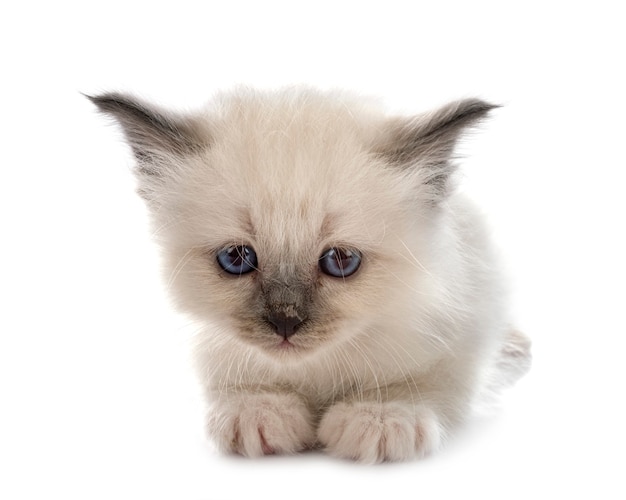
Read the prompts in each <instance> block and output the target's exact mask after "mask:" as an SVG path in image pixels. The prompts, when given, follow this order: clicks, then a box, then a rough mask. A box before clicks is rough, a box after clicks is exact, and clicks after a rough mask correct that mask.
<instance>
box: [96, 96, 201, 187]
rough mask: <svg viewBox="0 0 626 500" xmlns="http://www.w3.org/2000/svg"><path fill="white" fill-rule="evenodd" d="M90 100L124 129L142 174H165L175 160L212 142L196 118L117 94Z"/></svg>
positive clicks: (139, 171)
mask: <svg viewBox="0 0 626 500" xmlns="http://www.w3.org/2000/svg"><path fill="white" fill-rule="evenodd" d="M86 97H87V98H88V99H89V100H91V102H93V103H94V104H95V105H96V106H97V107H98V109H99V110H100V111H101V112H102V113H105V114H107V115H109V116H111V117H113V118H115V119H116V120H117V122H118V123H119V124H120V125H121V126H122V130H123V131H124V135H125V136H126V141H127V142H128V144H129V145H130V147H131V148H132V150H133V153H134V155H135V159H136V160H137V164H138V165H137V166H138V173H139V174H148V175H162V174H164V173H165V172H163V169H164V168H165V169H166V168H168V163H171V160H172V159H174V158H176V157H181V156H184V155H185V154H189V153H191V152H193V151H195V150H197V149H199V148H200V147H202V146H203V145H205V144H206V143H207V142H208V141H207V134H203V133H202V127H201V126H200V124H199V123H196V121H195V120H194V119H193V118H190V117H184V116H176V115H174V114H172V113H168V112H166V111H163V110H160V109H158V108H156V107H155V106H152V105H149V104H146V103H144V102H141V101H140V100H139V99H136V98H134V97H131V96H128V95H125V94H120V93H115V92H113V93H107V94H102V95H99V96H86Z"/></svg>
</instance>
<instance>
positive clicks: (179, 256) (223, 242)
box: [94, 92, 489, 359]
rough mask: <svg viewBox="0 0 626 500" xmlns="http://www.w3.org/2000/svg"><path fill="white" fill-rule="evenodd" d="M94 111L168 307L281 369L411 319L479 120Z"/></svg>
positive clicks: (320, 105) (467, 107)
mask: <svg viewBox="0 0 626 500" xmlns="http://www.w3.org/2000/svg"><path fill="white" fill-rule="evenodd" d="M94 100H95V102H96V103H97V104H98V105H99V106H100V107H101V109H103V110H104V111H106V112H109V113H111V114H113V115H114V116H115V117H116V118H118V120H119V121H120V122H121V123H122V125H123V126H124V130H125V132H126V135H127V138H128V139H129V142H130V143H131V146H132V147H133V150H134V152H135V155H136V157H137V160H138V163H139V168H138V170H137V171H138V174H139V178H140V191H141V192H142V193H143V196H144V197H145V198H146V200H147V202H148V204H149V206H150V208H151V211H152V215H153V218H154V221H155V228H156V233H157V235H158V236H159V238H160V240H161V243H162V245H163V248H164V250H165V255H166V262H167V270H166V271H167V273H166V277H167V279H168V285H169V286H170V288H171V290H172V291H173V293H174V295H175V298H176V299H177V301H178V303H179V305H180V306H181V307H182V308H183V309H184V310H187V311H189V312H192V313H193V314H194V315H195V316H196V317H198V318H201V319H205V320H208V321H210V322H211V323H213V324H215V325H216V326H217V329H216V335H219V336H221V340H222V341H224V342H244V343H246V344H249V345H250V344H252V345H254V346H257V347H258V348H260V349H261V350H262V351H264V352H265V353H267V354H269V355H271V356H276V357H278V358H280V359H298V358H299V357H300V356H302V355H306V354H308V353H312V352H316V351H318V350H319V349H322V348H325V347H332V346H333V345H337V344H338V343H341V342H344V341H350V339H352V338H354V336H355V335H358V334H359V332H364V331H368V332H369V333H370V334H372V333H374V334H376V333H377V332H380V333H381V335H383V334H384V330H385V329H387V328H393V325H394V324H397V322H398V321H403V320H404V319H405V318H407V317H408V316H410V313H411V307H412V303H413V301H414V299H413V297H414V296H415V289H416V287H419V286H420V285H419V283H420V277H421V273H423V271H422V269H423V264H422V260H423V259H428V258H429V238H430V237H431V235H430V231H431V225H432V221H433V220H435V219H436V205H437V203H438V202H439V201H440V200H441V199H443V198H444V197H445V192H446V189H447V179H448V176H449V173H450V166H449V163H448V161H447V155H448V154H449V152H450V150H451V148H452V145H453V143H454V140H455V139H456V137H457V135H458V133H459V131H460V129H461V128H462V127H463V126H465V125H467V124H468V123H471V122H472V121H473V120H476V119H477V118H479V117H480V116H482V115H483V114H484V113H485V112H486V111H487V110H488V109H489V106H488V105H485V104H484V103H480V102H478V101H464V102H461V103H456V104H454V105H451V106H448V107H447V108H444V109H443V110H441V111H440V112H439V113H437V114H433V115H427V116H426V117H422V118H421V119H420V120H397V119H396V120H390V119H388V118H385V117H384V116H383V115H381V114H374V113H372V112H371V110H369V109H367V108H363V107H361V106H358V105H355V104H354V102H353V101H351V100H346V99H343V98H337V97H336V96H335V97H334V98H330V97H329V96H323V95H317V94H312V93H306V92H305V93H302V94H298V93H286V94H284V95H280V94H279V95H272V94H267V95H264V94H254V93H243V94H241V95H238V96H234V97H231V98H229V99H227V100H224V101H223V102H222V104H221V106H217V107H216V108H215V109H214V110H213V111H211V112H207V114H205V115H197V116H194V117H187V118H182V117H170V116H168V115H165V114H163V113H159V112H157V111H154V110H152V109H150V108H149V107H146V106H144V105H141V104H138V103H137V102H136V101H133V100H130V99H128V98H126V97H121V96H116V95H113V96H103V97H101V98H96V99H94ZM407 297H409V298H410V300H407Z"/></svg>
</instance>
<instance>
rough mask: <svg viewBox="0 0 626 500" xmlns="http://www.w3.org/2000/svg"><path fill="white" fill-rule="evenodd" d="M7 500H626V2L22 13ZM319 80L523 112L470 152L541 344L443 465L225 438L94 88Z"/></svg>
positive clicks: (74, 6) (422, 104)
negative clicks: (278, 452)
mask: <svg viewBox="0 0 626 500" xmlns="http://www.w3.org/2000/svg"><path fill="white" fill-rule="evenodd" d="M3 5H4V6H3V7H2V8H1V12H0V53H1V55H2V57H1V59H0V74H1V75H2V76H1V77H0V87H1V88H2V94H1V95H2V103H1V105H0V127H1V134H0V141H1V152H0V161H1V164H0V218H1V219H0V221H1V232H0V234H1V235H2V244H1V246H0V253H1V259H0V265H1V275H0V293H1V294H2V297H1V302H0V308H1V316H0V391H1V392H0V394H1V396H0V405H1V406H0V497H1V498H3V499H22V498H28V499H30V498H65V499H75V498H76V499H79V498H80V499H100V498H107V499H110V498H115V499H131V498H132V499H142V498H146V499H160V498H171V499H222V498H236V499H238V498H257V497H261V498H272V499H283V498H285V499H286V498H289V499H292V498H320V497H321V498H329V499H334V498H351V499H352V498H355V499H356V498H416V499H417V498H428V499H435V498H466V497H467V498H568V497H571V496H573V495H574V494H576V495H577V498H602V499H607V498H626V487H625V486H624V476H623V474H624V470H625V465H626V459H625V458H624V453H625V452H624V449H625V446H626V439H625V432H624V425H626V411H625V410H624V405H623V404H624V389H623V385H624V382H625V380H626V369H625V368H624V354H623V351H624V346H625V343H624V336H625V335H626V328H625V321H624V305H625V304H624V302H625V298H626V294H625V292H624V283H625V279H626V273H625V268H624V263H623V261H624V256H625V255H626V245H625V244H624V227H625V224H624V218H625V217H624V216H625V215H626V203H625V201H624V181H625V180H626V175H625V173H624V172H625V169H626V165H625V160H624V147H623V143H624V137H625V135H626V134H625V133H626V127H625V126H624V123H625V122H624V117H625V116H626V106H625V98H624V95H625V89H626V79H625V77H624V73H623V72H624V53H625V52H624V48H625V47H626V37H625V36H624V24H623V19H624V15H623V13H622V12H623V11H622V8H623V6H622V7H620V6H619V3H618V2H603V1H596V2H589V3H584V2H577V1H567V2H565V1H563V2H550V1H543V2H532V1H531V2H516V3H513V2H492V3H489V2H458V3H451V2H442V1H429V2H396V1H389V0H388V1H385V2H366V1H362V2H340V1H337V0H336V1H334V2H327V1H320V0H317V1H315V2H272V1H264V2H249V3H244V2H226V1H221V2H211V1H208V2H195V3H192V2H187V1H182V0H180V1H177V2H171V3H168V4H166V3H165V2H157V1H152V2H147V1H146V2H130V1H124V2H120V1H109V2H106V3H96V2H75V3H72V2H69V1H57V2H22V3H20V4H19V6H18V3H17V2H5V3H4V4H3ZM237 83H244V84H249V85H253V86H258V87H264V88H274V87H277V86H282V85H285V84H293V83H308V84H312V85H316V86H320V87H323V88H328V87H341V88H348V89H353V90H356V91H358V92H361V93H364V94H368V95H376V96H380V97H382V98H383V99H384V100H385V102H386V103H387V104H388V105H389V107H390V109H392V110H394V111H398V112H404V113H414V112H418V111H420V110H425V109H428V108H432V107H434V106H437V105H439V104H442V103H444V102H445V101H447V100H450V99H455V98H459V97H465V96H474V95H476V96H479V97H482V98H485V99H488V100H491V101H495V102H498V103H502V104H504V105H505V106H504V107H503V108H502V109H501V110H499V111H498V112H497V113H495V114H494V116H493V119H492V120H491V121H490V122H489V123H488V124H486V125H485V126H484V127H482V129H481V131H480V132H478V133H476V134H473V136H472V137H471V138H470V140H468V141H466V144H465V146H464V148H463V152H464V153H465V155H466V156H467V160H465V161H464V162H463V164H464V172H465V176H466V178H467V185H468V189H469V190H471V191H472V192H473V193H474V194H475V196H476V197H477V199H478V200H479V201H480V203H481V204H482V205H483V206H484V208H485V210H486V211H487V213H488V214H489V215H490V218H491V221H492V224H493V227H494V232H495V234H496V237H497V238H498V241H499V243H500V245H501V247H502V248H503V251H504V254H505V255H506V258H507V261H508V263H509V265H510V271H511V276H512V280H513V283H514V285H515V290H516V294H515V311H516V316H517V318H518V322H519V325H520V327H521V328H522V329H524V330H525V331H526V332H527V333H528V334H530V335H531V336H532V338H533V340H534V355H535V365H534V367H533V371H532V372H531V374H530V375H529V376H528V377H527V378H525V379H524V380H523V381H522V382H520V383H519V384H518V385H517V387H516V388H515V389H514V390H513V391H511V392H510V393H509V394H508V396H507V398H506V399H505V402H504V408H503V410H502V412H501V413H500V414H499V415H498V416H497V417H494V418H490V419H486V420H482V421H473V422H471V423H470V425H469V426H468V428H467V429H466V430H465V431H464V432H463V433H461V435H459V436H458V437H457V439H455V440H454V441H453V442H452V443H451V444H450V445H449V446H448V448H447V449H446V450H444V451H443V452H442V453H441V454H439V455H437V456H434V457H432V458H429V459H427V460H424V461H421V462H411V463H405V464H384V465H382V466H376V467H372V466H360V465H354V464H350V463H347V462H344V461H340V460H336V459H332V458H329V457H326V456H325V455H323V454H318V453H310V454H305V455H300V456H296V457H268V458H266V459H262V460H245V459H240V458H233V457H223V456H220V455H218V454H217V453H216V452H215V451H214V450H213V448H212V447H211V445H210V444H208V443H207V442H206V441H205V440H204V436H203V430H202V426H203V412H204V410H203V405H202V402H201V400H200V398H199V397H198V391H197V387H196V385H195V379H194V378H193V375H192V374H191V373H190V370H189V364H188V359H187V344H188V341H189V338H190V337H191V335H192V334H193V327H191V326H190V325H189V322H188V321H187V319H185V318H183V317H180V316H179V315H177V314H176V313H175V312H173V311H172V310H171V308H170V306H169V303H168V301H167V299H166V293H165V292H164V289H163V286H162V285H161V280H160V276H159V271H158V269H159V263H158V253H157V250H156V249H155V247H154V246H153V244H152V242H151V240H150V234H149V230H148V228H147V221H146V214H145V209H144V207H143V204H142V203H141V200H140V199H139V198H138V197H137V196H136V195H135V193H134V181H133V178H132V175H131V172H130V166H131V157H130V154H129V151H128V149H127V148H126V147H125V146H124V144H123V143H122V142H121V134H120V133H119V131H118V130H117V129H116V128H114V127H112V126H109V125H108V122H107V121H106V120H105V119H103V118H102V117H100V116H98V115H97V114H96V113H95V112H94V109H93V106H92V105H91V104H90V103H89V102H88V101H87V100H86V99H84V98H83V97H82V96H81V95H80V92H86V93H95V92H100V91H105V90H111V89H120V90H131V91H134V92H137V93H139V94H141V95H144V96H146V97H149V98H152V99H155V100H156V101H158V102H160V103H162V104H165V105H169V106H172V107H177V108H193V107H197V106H200V105H201V104H202V103H203V102H204V101H206V100H207V99H209V98H210V97H211V95H212V94H213V93H214V92H215V91H217V90H220V89H227V88H228V87H230V86H231V85H233V84H237Z"/></svg>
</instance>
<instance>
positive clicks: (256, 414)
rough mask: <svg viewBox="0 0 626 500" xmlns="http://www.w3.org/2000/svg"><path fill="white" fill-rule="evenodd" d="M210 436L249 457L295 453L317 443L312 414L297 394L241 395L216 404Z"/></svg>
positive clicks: (224, 446)
mask: <svg viewBox="0 0 626 500" xmlns="http://www.w3.org/2000/svg"><path fill="white" fill-rule="evenodd" d="M208 431H209V435H210V436H211V437H212V438H213V439H214V440H215V442H216V444H217V446H218V447H219V448H220V449H221V450H223V451H227V452H233V453H238V454H241V455H244V456H248V457H257V456H261V455H271V454H275V453H276V454H278V453H296V452H297V451H300V450H303V449H305V448H308V447H311V446H312V445H313V444H314V442H315V431H314V430H313V424H312V417H311V414H310V412H309V410H308V408H307V407H306V405H305V403H304V401H302V400H301V399H300V398H299V397H298V396H296V395H295V394H273V393H264V394H242V395H238V396H235V397H230V398H229V399H228V400H227V401H223V402H220V403H217V404H216V405H215V407H214V408H213V411H212V413H211V414H210V415H209V421H208Z"/></svg>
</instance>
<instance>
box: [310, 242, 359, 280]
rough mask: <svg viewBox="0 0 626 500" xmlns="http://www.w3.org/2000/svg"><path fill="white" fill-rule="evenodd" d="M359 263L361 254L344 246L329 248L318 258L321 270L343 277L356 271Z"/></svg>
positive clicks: (330, 274)
mask: <svg viewBox="0 0 626 500" xmlns="http://www.w3.org/2000/svg"><path fill="white" fill-rule="evenodd" d="M360 265H361V254H360V253H359V252H358V251H356V250H347V249H345V248H330V249H328V250H326V251H325V252H324V253H323V254H322V256H321V257H320V260H319V266H320V269H321V271H322V272H323V273H324V274H328V275H329V276H333V277H335V278H345V277H346V276H350V275H351V274H354V273H356V272H357V270H358V269H359V266H360Z"/></svg>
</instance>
